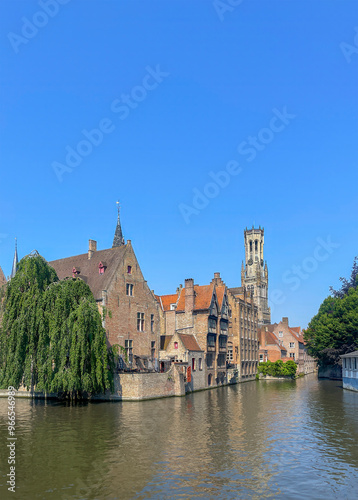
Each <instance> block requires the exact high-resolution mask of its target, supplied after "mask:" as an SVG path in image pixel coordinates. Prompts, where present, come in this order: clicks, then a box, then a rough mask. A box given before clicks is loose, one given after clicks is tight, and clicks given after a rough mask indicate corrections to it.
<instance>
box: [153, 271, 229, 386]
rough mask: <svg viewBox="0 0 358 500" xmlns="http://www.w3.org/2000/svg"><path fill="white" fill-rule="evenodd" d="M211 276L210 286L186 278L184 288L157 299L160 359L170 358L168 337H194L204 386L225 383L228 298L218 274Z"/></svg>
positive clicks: (170, 344) (170, 346)
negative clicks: (160, 329)
mask: <svg viewBox="0 0 358 500" xmlns="http://www.w3.org/2000/svg"><path fill="white" fill-rule="evenodd" d="M214 276H215V277H214V280H213V281H212V282H211V283H210V285H204V286H199V285H194V280H193V279H186V280H185V287H184V288H183V287H182V286H180V287H179V288H178V289H177V292H176V294H172V295H162V296H158V297H157V300H158V303H159V304H160V309H161V315H162V318H161V325H162V335H163V337H162V347H163V352H162V353H161V354H162V356H163V357H167V356H170V355H172V349H171V348H172V343H166V338H167V337H168V336H174V335H177V334H184V335H186V336H188V337H189V336H191V337H193V339H195V342H196V343H197V345H198V346H199V348H200V349H201V351H202V352H203V372H204V374H205V378H204V382H205V383H204V387H210V386H214V385H218V384H222V383H226V382H227V375H226V357H227V341H228V329H229V311H228V297H227V289H226V286H225V285H224V284H223V283H222V281H221V279H220V274H219V273H215V275H214ZM170 342H172V339H171V340H170ZM164 348H165V349H164ZM164 351H165V352H164ZM198 356H199V355H198ZM200 356H201V354H200ZM198 364H199V361H198ZM198 366H199V365H198Z"/></svg>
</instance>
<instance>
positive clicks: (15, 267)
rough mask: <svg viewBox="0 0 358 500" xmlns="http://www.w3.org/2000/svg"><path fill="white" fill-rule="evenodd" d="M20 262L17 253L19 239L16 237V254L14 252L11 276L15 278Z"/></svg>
mask: <svg viewBox="0 0 358 500" xmlns="http://www.w3.org/2000/svg"><path fill="white" fill-rule="evenodd" d="M18 263H19V257H18V255H17V239H16V238H15V254H14V260H13V263H12V269H11V275H10V278H13V277H14V276H15V274H16V270H17V264H18Z"/></svg>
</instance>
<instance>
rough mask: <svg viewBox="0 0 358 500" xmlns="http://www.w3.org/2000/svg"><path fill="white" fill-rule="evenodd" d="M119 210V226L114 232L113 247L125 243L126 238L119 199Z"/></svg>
mask: <svg viewBox="0 0 358 500" xmlns="http://www.w3.org/2000/svg"><path fill="white" fill-rule="evenodd" d="M117 211H118V218H117V227H116V232H115V233H114V238H113V245H112V248H114V247H120V246H122V245H124V238H123V234H122V227H121V221H120V218H119V211H120V206H119V201H117Z"/></svg>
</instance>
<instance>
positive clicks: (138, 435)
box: [0, 375, 358, 500]
mask: <svg viewBox="0 0 358 500" xmlns="http://www.w3.org/2000/svg"><path fill="white" fill-rule="evenodd" d="M7 411H8V410H7V401H6V399H1V400H0V419H1V422H2V423H3V424H4V425H2V426H0V442H2V443H6V437H7V428H6V425H5V422H6V420H7ZM16 431H17V445H16V453H17V464H16V472H17V488H18V489H17V497H18V498H34V499H35V498H42V499H46V500H47V499H56V500H57V499H61V500H65V499H66V500H75V499H78V498H88V499H90V498H101V499H104V500H110V499H111V500H113V499H118V500H119V499H120V500H132V499H133V500H134V499H136V500H139V499H153V500H154V499H159V498H160V499H166V498H191V499H194V498H198V499H199V498H217V499H219V500H227V499H237V498H277V499H302V498H303V499H310V500H311V499H312V498H314V499H321V498H322V499H335V498H347V499H350V498H353V497H354V496H352V492H354V491H355V488H356V484H357V481H358V450H357V446H356V443H357V440H358V395H357V394H356V393H354V392H351V391H343V390H342V384H341V383H340V382H337V381H330V380H318V378H317V376H315V375H307V376H305V377H302V378H299V379H297V380H294V381H261V382H260V383H256V382H255V383H251V384H237V385H232V386H226V387H221V388H218V389H217V390H215V391H203V392H197V393H193V394H190V395H188V396H187V397H185V398H167V399H160V400H155V401H145V402H138V403H137V404H135V405H128V404H116V405H113V404H110V403H106V402H97V403H88V402H85V403H79V404H70V403H68V402H58V401H40V400H30V399H17V400H16ZM7 468H8V464H7V462H6V457H5V454H4V453H2V454H0V471H1V476H0V496H1V498H4V499H7V498H13V497H12V496H10V494H7V492H6V474H7V473H8V471H7Z"/></svg>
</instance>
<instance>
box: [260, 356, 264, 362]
mask: <svg viewBox="0 0 358 500" xmlns="http://www.w3.org/2000/svg"><path fill="white" fill-rule="evenodd" d="M263 360H264V355H263V354H260V363H262V362H263Z"/></svg>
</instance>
